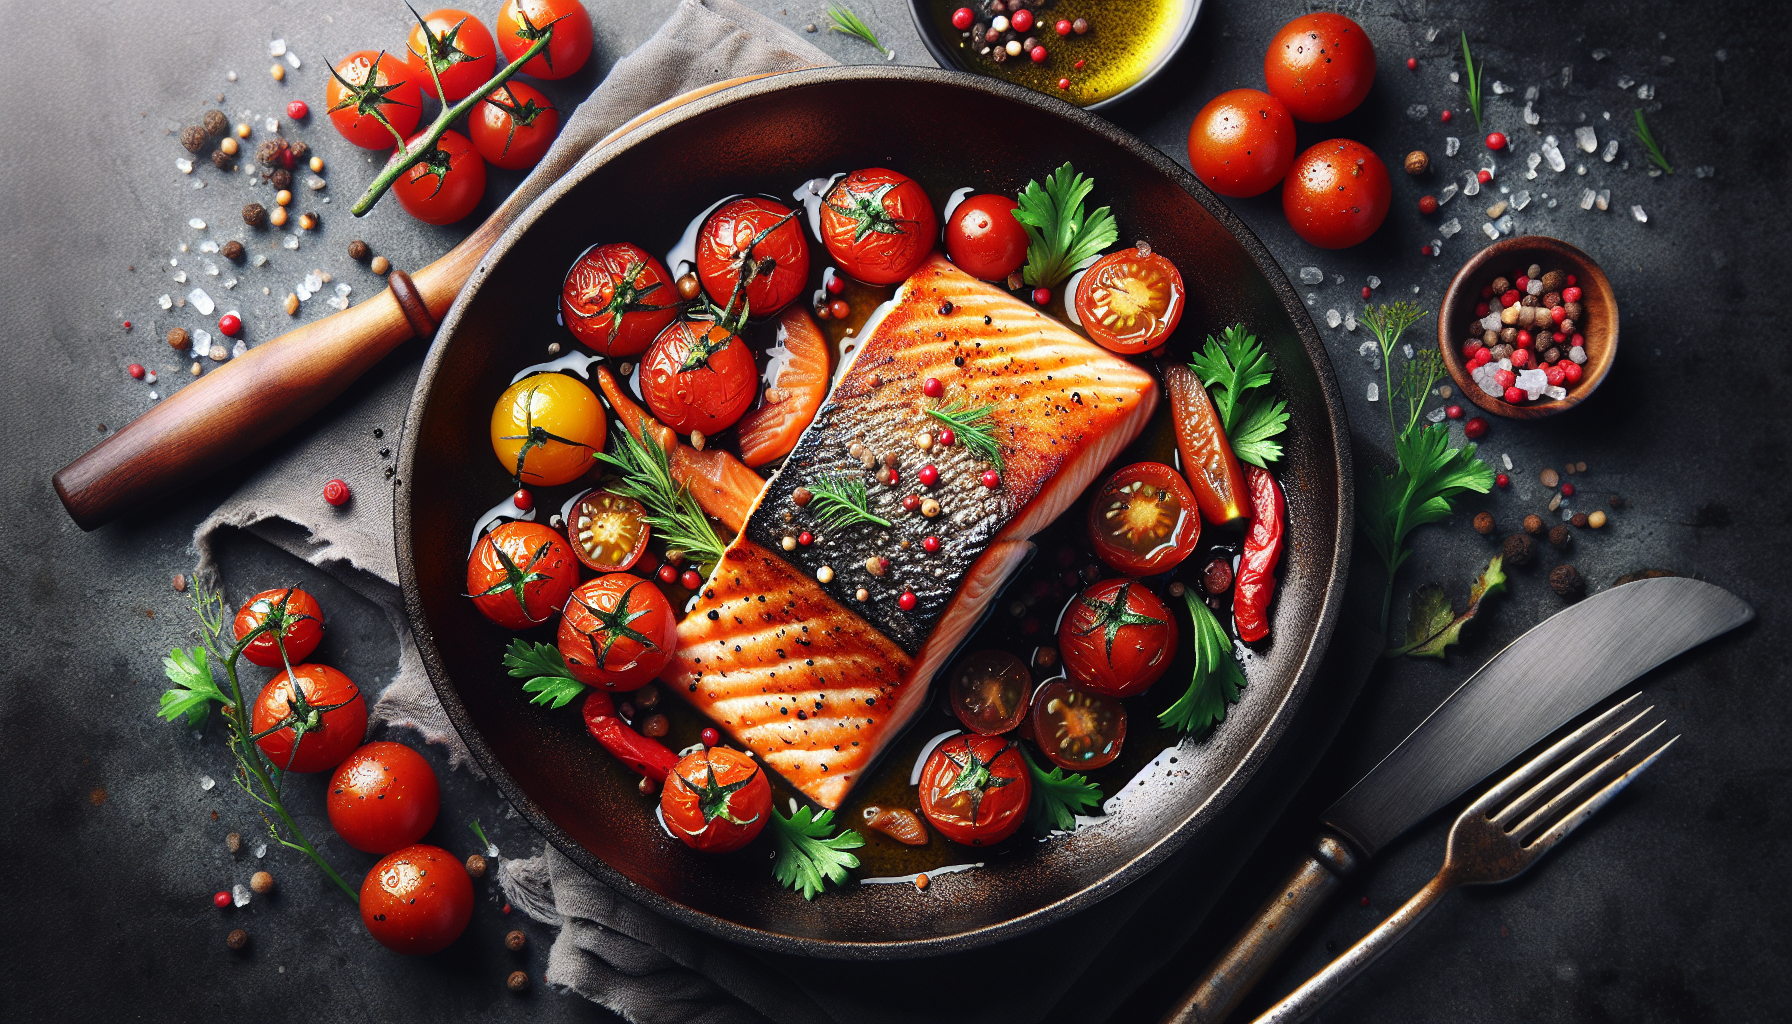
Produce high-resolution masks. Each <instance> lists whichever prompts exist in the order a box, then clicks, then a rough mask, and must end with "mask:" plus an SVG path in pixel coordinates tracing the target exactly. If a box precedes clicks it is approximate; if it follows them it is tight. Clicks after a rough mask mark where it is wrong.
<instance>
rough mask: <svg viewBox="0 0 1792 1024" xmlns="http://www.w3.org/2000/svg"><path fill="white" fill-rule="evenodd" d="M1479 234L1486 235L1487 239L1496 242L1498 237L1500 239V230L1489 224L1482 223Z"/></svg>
mask: <svg viewBox="0 0 1792 1024" xmlns="http://www.w3.org/2000/svg"><path fill="white" fill-rule="evenodd" d="M1481 233H1482V234H1483V235H1486V236H1487V237H1488V238H1490V239H1493V240H1494V241H1498V240H1499V237H1500V229H1499V228H1496V227H1494V226H1493V225H1492V224H1491V223H1489V222H1482V224H1481Z"/></svg>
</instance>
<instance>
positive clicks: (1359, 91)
mask: <svg viewBox="0 0 1792 1024" xmlns="http://www.w3.org/2000/svg"><path fill="white" fill-rule="evenodd" d="M1263 80H1264V82H1266V83H1267V84H1268V86H1269V92H1270V95H1272V96H1274V97H1275V98H1276V99H1278V100H1281V101H1282V102H1283V103H1284V104H1286V105H1287V107H1288V112H1289V113H1291V114H1293V115H1294V116H1295V117H1298V118H1300V119H1301V120H1302V121H1336V120H1337V119H1338V118H1340V117H1343V116H1344V115H1345V114H1348V113H1350V112H1351V111H1352V110H1355V109H1356V108H1357V105H1358V104H1360V103H1362V102H1363V99H1364V98H1365V97H1366V96H1368V95H1369V87H1370V86H1372V85H1374V84H1375V44H1374V43H1371V42H1370V41H1369V34H1368V33H1367V32H1364V31H1363V27H1362V26H1361V25H1358V24H1357V23H1356V22H1354V21H1352V20H1350V19H1349V18H1346V17H1345V16H1344V15H1342V14H1333V13H1332V12H1330V11H1321V12H1319V13H1316V14H1303V15H1301V16H1300V17H1298V18H1295V19H1294V20H1293V21H1290V22H1289V23H1288V24H1286V25H1283V26H1282V27H1281V29H1280V30H1278V31H1277V32H1276V34H1275V38H1273V39H1271V40H1270V41H1269V51H1268V52H1267V53H1265V54H1264V55H1263Z"/></svg>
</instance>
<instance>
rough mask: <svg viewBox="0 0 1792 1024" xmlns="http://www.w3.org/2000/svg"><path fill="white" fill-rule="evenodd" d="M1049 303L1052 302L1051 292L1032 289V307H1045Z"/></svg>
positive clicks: (1049, 290) (1043, 289) (1046, 289)
mask: <svg viewBox="0 0 1792 1024" xmlns="http://www.w3.org/2000/svg"><path fill="white" fill-rule="evenodd" d="M1051 301H1052V290H1051V289H1050V288H1035V289H1033V305H1035V306H1045V305H1049V304H1050V303H1051Z"/></svg>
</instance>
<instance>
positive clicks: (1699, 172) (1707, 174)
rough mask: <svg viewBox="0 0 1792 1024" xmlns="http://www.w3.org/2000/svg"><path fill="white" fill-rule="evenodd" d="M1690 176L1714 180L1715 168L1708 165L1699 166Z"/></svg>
mask: <svg viewBox="0 0 1792 1024" xmlns="http://www.w3.org/2000/svg"><path fill="white" fill-rule="evenodd" d="M1692 174H1693V177H1695V178H1714V177H1716V176H1717V168H1715V167H1713V166H1711V165H1710V164H1700V165H1699V166H1697V167H1694V168H1693V169H1692Z"/></svg>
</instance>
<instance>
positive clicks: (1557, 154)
mask: <svg viewBox="0 0 1792 1024" xmlns="http://www.w3.org/2000/svg"><path fill="white" fill-rule="evenodd" d="M1543 159H1544V161H1545V162H1547V163H1548V164H1549V169H1550V170H1552V171H1554V172H1556V173H1557V174H1560V173H1562V172H1563V171H1565V170H1567V169H1568V160H1567V158H1566V157H1564V156H1562V147H1561V144H1560V143H1558V142H1557V141H1556V137H1555V136H1554V135H1545V136H1544V137H1543Z"/></svg>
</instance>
